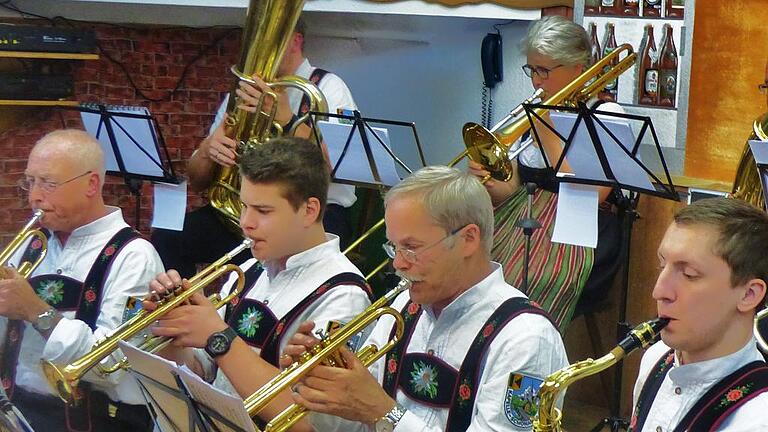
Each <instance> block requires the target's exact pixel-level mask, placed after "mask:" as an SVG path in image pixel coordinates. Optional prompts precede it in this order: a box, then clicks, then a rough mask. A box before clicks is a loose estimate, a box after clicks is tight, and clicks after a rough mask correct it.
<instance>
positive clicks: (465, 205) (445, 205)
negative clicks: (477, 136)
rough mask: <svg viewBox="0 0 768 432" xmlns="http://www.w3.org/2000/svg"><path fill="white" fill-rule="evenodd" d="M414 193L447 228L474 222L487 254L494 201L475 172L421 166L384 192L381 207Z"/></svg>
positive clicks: (456, 227) (433, 216) (441, 224)
mask: <svg viewBox="0 0 768 432" xmlns="http://www.w3.org/2000/svg"><path fill="white" fill-rule="evenodd" d="M414 194H415V195H419V196H420V197H421V199H422V201H423V203H424V207H425V208H426V210H427V212H428V213H429V215H430V216H432V218H433V219H434V220H435V221H436V222H437V223H438V225H440V226H441V227H442V228H444V229H445V230H446V231H447V232H451V231H454V230H457V229H460V228H462V227H464V226H466V225H468V224H475V225H477V226H478V227H479V228H480V236H481V239H480V241H481V244H482V246H483V250H484V251H485V253H487V254H490V252H491V245H492V244H493V205H492V204H491V197H490V196H489V195H488V192H487V191H486V190H485V187H483V185H482V183H480V181H479V180H478V179H477V178H476V177H475V176H473V175H470V174H467V173H465V172H462V171H460V170H458V169H456V168H449V167H446V166H428V167H424V168H422V169H420V170H418V171H416V172H414V173H413V174H411V175H410V176H408V177H407V178H406V179H405V180H403V181H402V182H400V183H399V184H397V185H396V186H395V187H393V188H392V189H390V190H389V191H388V192H387V194H386V195H385V196H384V207H385V208H386V206H387V204H388V203H389V202H390V201H392V200H394V199H397V198H400V197H402V196H408V195H414Z"/></svg>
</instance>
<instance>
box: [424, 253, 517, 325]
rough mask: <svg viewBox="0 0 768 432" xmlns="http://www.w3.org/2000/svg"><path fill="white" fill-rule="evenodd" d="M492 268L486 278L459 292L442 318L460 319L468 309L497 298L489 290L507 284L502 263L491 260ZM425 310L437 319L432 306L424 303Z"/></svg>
mask: <svg viewBox="0 0 768 432" xmlns="http://www.w3.org/2000/svg"><path fill="white" fill-rule="evenodd" d="M491 268H492V269H493V270H492V271H491V273H490V274H489V275H488V276H486V277H485V279H483V280H481V281H480V282H478V283H477V284H476V285H474V286H472V287H471V288H469V289H468V290H466V291H464V292H463V293H461V294H459V296H458V297H456V298H455V299H454V300H453V301H452V302H451V303H450V304H449V305H448V306H446V307H445V308H444V309H443V310H442V312H440V318H443V319H450V320H453V319H454V317H455V319H459V318H460V317H462V316H463V315H464V313H465V311H466V309H468V308H470V307H472V306H475V305H479V304H482V303H485V302H487V301H488V300H492V299H495V296H492V295H489V292H488V291H489V290H492V289H494V288H493V287H494V286H499V284H506V282H504V274H503V273H502V270H501V264H499V263H497V262H491ZM521 295H522V293H521ZM424 311H425V312H426V313H427V314H428V315H429V316H430V318H432V319H435V313H434V311H433V310H432V307H431V306H429V305H424Z"/></svg>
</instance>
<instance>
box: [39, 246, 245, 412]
mask: <svg viewBox="0 0 768 432" xmlns="http://www.w3.org/2000/svg"><path fill="white" fill-rule="evenodd" d="M251 244H252V241H251V240H250V239H246V240H244V241H243V242H242V243H241V244H240V245H239V246H237V247H236V248H234V249H232V250H231V251H229V252H228V253H227V254H226V255H224V256H223V257H221V258H219V259H218V260H217V261H216V262H214V263H213V264H211V265H209V266H208V267H206V268H205V269H204V270H203V271H201V272H200V273H198V274H196V275H195V276H194V277H192V278H191V279H190V282H191V283H192V286H190V287H189V288H188V289H186V290H179V289H177V290H174V291H171V292H168V293H167V294H166V295H165V296H164V297H163V298H162V299H160V301H159V302H158V304H157V308H156V309H155V310H153V311H147V310H142V311H140V312H139V313H137V314H136V315H135V316H134V317H133V318H131V319H130V320H128V321H126V322H125V323H123V324H122V325H121V326H120V327H118V328H116V329H115V330H114V331H113V332H112V333H111V334H110V335H109V336H108V337H107V338H106V339H104V340H101V341H99V342H97V343H96V344H95V345H94V346H93V349H91V351H90V352H88V353H87V354H85V355H84V356H82V357H80V358H79V359H77V360H75V361H74V362H72V363H70V364H68V365H66V366H64V367H59V366H57V365H56V364H54V363H52V362H50V361H48V360H43V361H42V368H43V372H44V373H45V377H46V378H47V379H48V383H49V384H50V385H51V387H52V388H53V389H55V390H56V392H57V393H58V394H59V397H60V398H61V400H63V401H64V402H66V403H68V404H70V405H74V404H76V403H77V401H78V400H79V399H80V398H81V395H80V393H79V392H78V390H77V383H78V381H80V379H81V378H82V377H83V375H85V373H86V372H88V371H89V370H90V369H91V368H93V367H94V366H96V365H97V364H98V363H99V362H101V361H102V360H103V359H105V358H106V357H107V356H109V355H110V354H112V353H113V352H114V351H115V350H116V349H117V347H118V344H117V343H118V342H119V341H121V340H128V339H130V338H132V337H133V336H135V335H136V334H138V333H139V332H141V331H142V330H144V329H146V328H147V327H149V326H150V325H152V323H154V322H155V321H156V320H157V319H158V318H160V317H161V316H163V315H165V314H166V313H167V312H168V311H170V310H172V309H174V308H176V307H177V306H180V305H182V304H184V303H186V302H187V300H189V298H190V297H192V295H193V294H195V293H196V292H200V291H201V290H202V289H203V288H205V287H206V286H207V285H209V284H210V283H211V282H213V281H215V280H216V279H218V278H220V277H221V276H223V275H224V274H226V273H229V272H235V273H237V275H238V281H237V285H236V286H235V287H234V288H233V289H232V291H231V292H230V293H229V295H228V296H226V297H225V298H223V299H218V296H212V298H211V300H212V301H213V302H214V303H215V304H216V306H217V307H220V306H222V305H224V304H227V303H229V302H230V301H231V300H232V299H234V298H235V297H237V296H239V295H240V292H241V291H242V290H243V285H245V275H244V274H243V271H242V270H241V269H240V267H239V266H237V265H235V264H226V263H227V262H229V261H231V260H232V258H234V257H235V256H236V255H237V254H239V253H240V252H242V251H243V250H245V249H246V248H249V247H251ZM147 343H150V344H151V345H153V346H155V347H154V348H153V350H154V351H157V350H159V349H160V348H162V347H163V346H165V343H167V341H162V342H158V339H156V338H152V339H150V340H149V341H148V342H147ZM122 365H123V362H122V361H121V362H119V363H118V365H117V366H116V367H114V368H112V369H111V370H112V371H113V372H114V371H116V370H118V369H120V368H121V367H122ZM106 370H107V371H109V370H110V369H106Z"/></svg>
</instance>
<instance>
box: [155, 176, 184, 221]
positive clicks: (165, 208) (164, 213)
mask: <svg viewBox="0 0 768 432" xmlns="http://www.w3.org/2000/svg"><path fill="white" fill-rule="evenodd" d="M154 189H155V194H154V208H153V210H152V227H153V228H165V229H169V230H174V231H181V230H183V229H184V217H185V216H186V214H187V182H186V181H184V182H181V183H179V184H172V183H155V188H154Z"/></svg>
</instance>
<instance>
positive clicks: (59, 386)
mask: <svg viewBox="0 0 768 432" xmlns="http://www.w3.org/2000/svg"><path fill="white" fill-rule="evenodd" d="M40 366H41V367H42V368H43V374H44V375H45V378H46V379H47V380H48V382H49V383H51V384H53V383H55V386H56V388H55V390H56V392H57V393H58V396H59V398H61V400H62V401H64V402H65V403H66V404H68V405H70V406H74V405H76V404H77V402H78V400H80V398H79V396H78V395H77V394H76V392H77V382H78V379H76V378H75V379H73V378H72V377H71V376H69V374H67V373H65V372H64V370H66V368H63V369H60V368H59V367H58V366H56V365H55V364H53V363H52V362H50V361H48V360H43V361H42V363H41V365H40Z"/></svg>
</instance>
